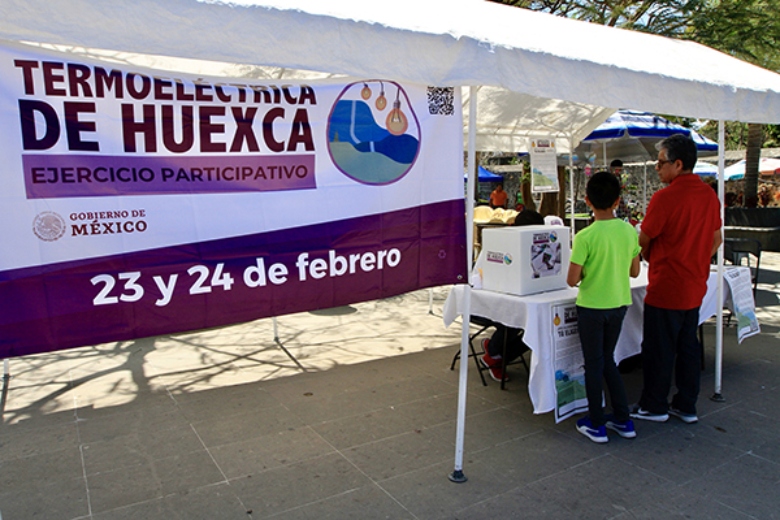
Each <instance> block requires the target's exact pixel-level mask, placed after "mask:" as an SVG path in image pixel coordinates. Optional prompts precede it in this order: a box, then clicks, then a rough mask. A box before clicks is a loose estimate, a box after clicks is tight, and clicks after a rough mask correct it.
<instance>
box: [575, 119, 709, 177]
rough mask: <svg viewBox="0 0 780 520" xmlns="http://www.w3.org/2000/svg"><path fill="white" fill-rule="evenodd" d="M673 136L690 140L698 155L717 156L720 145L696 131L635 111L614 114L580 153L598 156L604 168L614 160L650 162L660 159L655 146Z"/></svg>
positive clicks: (593, 134)
mask: <svg viewBox="0 0 780 520" xmlns="http://www.w3.org/2000/svg"><path fill="white" fill-rule="evenodd" d="M673 134H684V135H689V136H691V137H692V138H693V140H694V142H695V143H696V147H697V148H698V150H699V155H702V156H704V155H716V154H717V153H718V143H716V142H715V141H712V140H711V139H708V138H706V137H704V136H703V135H701V134H699V133H698V132H696V131H695V130H693V129H691V128H687V127H684V126H682V125H680V124H677V123H673V122H671V121H669V120H668V119H665V118H663V117H661V116H657V115H655V114H651V113H650V112H637V111H635V110H618V111H617V112H615V113H614V114H612V115H611V116H610V117H609V118H608V119H607V120H606V121H604V122H603V123H602V124H601V125H599V126H598V127H597V128H596V129H595V130H594V131H593V132H591V133H590V134H589V135H588V136H587V137H586V138H585V139H583V140H582V143H580V145H579V146H578V147H577V152H578V155H579V156H581V157H582V156H589V157H594V156H595V158H596V160H597V162H598V163H601V164H603V165H606V164H609V161H611V160H612V159H620V160H622V161H623V162H639V161H648V160H653V159H655V158H656V157H657V155H658V151H657V150H656V148H655V145H656V144H657V143H658V142H659V141H661V140H663V139H665V138H667V137H669V136H670V135H673ZM605 154H606V156H605Z"/></svg>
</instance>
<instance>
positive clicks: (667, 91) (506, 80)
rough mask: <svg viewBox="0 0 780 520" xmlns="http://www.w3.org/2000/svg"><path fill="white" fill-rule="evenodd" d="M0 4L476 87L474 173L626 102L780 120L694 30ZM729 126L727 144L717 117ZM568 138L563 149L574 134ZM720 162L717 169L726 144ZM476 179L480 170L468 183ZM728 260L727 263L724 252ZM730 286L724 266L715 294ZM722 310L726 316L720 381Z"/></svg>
mask: <svg viewBox="0 0 780 520" xmlns="http://www.w3.org/2000/svg"><path fill="white" fill-rule="evenodd" d="M3 7H4V9H3V17H2V18H0V38H3V39H6V40H13V41H21V42H31V43H45V44H54V45H63V46H67V48H68V49H69V50H70V51H71V52H75V53H83V54H95V53H97V52H98V51H96V49H109V50H113V51H121V52H115V53H109V54H112V55H113V56H109V57H113V58H114V59H127V57H128V56H129V55H130V54H146V55H160V56H167V57H174V58H177V60H174V61H176V63H177V65H178V66H180V67H181V69H180V70H187V71H189V72H192V71H195V70H197V67H200V66H201V65H200V64H199V62H187V61H184V60H182V59H191V60H212V61H216V62H227V63H232V64H243V66H245V67H247V68H246V69H245V73H246V75H252V74H255V73H256V69H255V66H270V67H277V69H272V72H271V73H274V74H285V73H290V72H288V71H289V69H293V70H295V71H298V70H307V71H314V72H319V73H325V74H339V75H348V76H357V77H388V78H393V79H395V80H399V81H409V82H415V83H422V84H430V85H437V86H447V85H454V86H462V87H471V88H470V92H469V98H468V119H467V125H468V136H469V138H468V149H469V171H470V172H474V171H475V164H474V150H475V149H477V148H480V149H499V150H504V151H510V150H517V149H522V146H523V144H524V141H521V140H520V139H519V138H518V136H524V135H539V136H545V135H550V136H555V137H560V138H564V139H562V140H563V141H564V142H561V143H560V144H561V145H564V144H568V145H569V146H570V147H572V148H573V147H574V146H575V145H576V143H577V142H578V141H579V139H581V138H582V137H584V136H585V135H587V134H588V133H589V132H590V131H591V130H593V129H594V128H595V127H596V126H597V125H598V124H599V123H601V122H602V121H603V120H605V119H606V118H607V116H608V115H609V114H611V113H612V112H614V111H615V109H617V108H633V109H640V110H646V111H650V112H656V113H664V114H675V115H679V116H688V117H695V118H703V119H717V120H721V121H724V120H734V121H745V122H756V123H777V122H780V75H777V74H774V73H772V72H769V71H766V70H763V69H760V68H758V67H755V66H752V65H749V64H747V63H744V62H741V61H739V60H736V59H734V58H731V57H729V56H727V55H725V54H722V53H719V52H717V51H714V50H712V49H709V48H707V47H704V46H701V45H697V44H695V43H691V42H683V41H676V40H670V39H665V38H661V37H657V36H653V35H648V34H643V33H637V32H630V31H624V30H620V29H615V28H610V27H603V26H598V25H592V24H587V23H582V22H577V21H574V20H568V19H563V18H559V17H554V16H550V15H547V14H542V13H536V12H530V11H526V10H522V9H517V8H511V7H507V6H502V5H498V4H494V3H490V2H485V1H482V0H460V1H452V0H448V1H444V0H427V1H423V2H420V1H419V0H398V1H397V2H394V3H393V4H392V5H387V4H380V3H376V2H353V1H349V0H330V1H328V2H323V1H322V0H236V1H234V2H232V3H227V2H223V1H220V0H210V1H208V2H206V1H199V0H136V1H134V2H115V1H107V0H4V2H3ZM160 61H161V62H166V63H170V62H169V61H168V60H167V59H164V58H160ZM241 66H242V65H237V67H241ZM273 71H275V72H273ZM295 73H296V74H297V72H295ZM551 100H557V101H551ZM478 112H479V115H478ZM561 114H566V115H565V116H564V117H562V118H561V117H560V115H561ZM480 123H482V124H480ZM720 135H721V137H720V145H721V146H720V149H721V150H723V141H724V139H723V125H722V124H721V132H720ZM566 140H568V143H565V141H566ZM559 148H560V149H561V151H563V152H566V151H567V148H568V147H566V146H559ZM458 153H459V151H458ZM719 167H720V170H721V171H722V170H723V167H724V163H723V158H722V156H721V159H720V164H719ZM722 179H723V177H722V176H720V181H719V182H720V183H721V185H720V193H721V194H722V193H723V185H722ZM473 183H474V179H473V178H471V179H470V181H469V192H472V191H473ZM472 204H473V202H470V204H469V211H468V220H469V224H468V227H467V233H468V241H469V247H471V239H472V237H471V230H472V226H471V223H470V221H471V219H472V216H473V205H472ZM719 260H720V262H719V263H720V264H721V266H722V252H720V253H719ZM722 290H723V288H722V276H721V281H720V283H719V297H720V296H721V295H722ZM466 293H467V296H468V289H467V291H466ZM468 321H469V311H468V307H467V308H466V312H465V315H464V330H463V336H462V337H463V341H462V349H463V350H462V359H467V350H466V349H467V340H468ZM721 323H722V316H720V315H719V317H718V339H717V349H718V350H717V356H716V391H718V392H719V391H720V349H721V348H722V327H721ZM467 366H468V364H467V363H461V372H460V394H459V395H460V397H459V406H458V427H457V434H456V437H457V440H456V453H455V471H454V472H453V474H452V475H451V476H450V478H452V479H453V480H456V481H461V480H465V477H464V476H463V472H462V455H463V436H464V430H465V401H466V390H465V389H466V375H467Z"/></svg>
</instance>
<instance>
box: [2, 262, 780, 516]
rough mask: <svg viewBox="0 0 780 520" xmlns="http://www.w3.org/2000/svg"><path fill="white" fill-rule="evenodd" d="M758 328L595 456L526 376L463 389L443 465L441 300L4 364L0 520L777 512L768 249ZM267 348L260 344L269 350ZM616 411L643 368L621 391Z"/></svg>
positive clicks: (776, 307)
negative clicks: (462, 412) (692, 393)
mask: <svg viewBox="0 0 780 520" xmlns="http://www.w3.org/2000/svg"><path fill="white" fill-rule="evenodd" d="M760 282H761V283H760V284H759V289H758V295H757V304H758V306H759V309H758V316H759V321H760V323H761V329H762V332H761V334H760V335H758V336H754V337H751V338H748V339H746V340H745V341H744V342H743V343H742V344H738V343H737V340H736V334H735V333H734V329H733V328H731V329H727V330H726V331H725V333H724V357H723V388H722V393H723V396H724V397H725V402H723V403H718V402H714V401H711V400H710V399H708V397H709V396H710V395H711V394H712V392H713V385H714V345H715V340H714V336H715V326H714V320H711V321H710V322H708V323H707V324H705V329H704V330H705V345H706V348H705V353H706V368H705V371H704V373H703V379H702V387H703V388H702V396H701V398H700V401H699V416H700V421H699V422H698V423H697V424H694V425H687V424H684V423H682V422H681V421H679V420H676V419H675V418H670V420H669V422H667V423H644V422H643V423H639V424H637V430H638V437H637V438H636V439H634V440H627V439H622V438H619V437H616V436H615V437H611V438H610V439H611V440H610V442H609V443H608V444H605V445H597V444H594V443H592V442H590V441H589V440H587V439H586V438H585V437H583V436H582V435H580V434H579V433H577V432H576V430H575V428H574V419H568V420H566V421H563V422H561V423H559V424H555V421H554V418H553V415H552V414H551V413H548V414H540V415H535V414H534V413H533V411H532V407H531V403H530V400H529V398H528V392H527V386H526V385H527V381H528V380H527V375H526V373H525V371H524V369H523V368H522V367H521V366H513V367H511V368H510V375H511V377H512V381H511V382H510V383H509V384H508V385H507V389H506V390H505V391H501V390H500V389H499V386H498V384H497V383H495V382H492V381H489V383H488V386H483V385H482V384H481V382H480V380H479V376H478V374H477V373H476V371H475V370H473V365H472V366H470V369H471V370H470V373H469V382H468V400H467V419H466V434H465V456H464V468H463V469H464V473H465V475H466V477H467V478H468V481H467V482H465V483H461V484H456V483H453V482H451V481H450V480H449V479H448V475H449V474H450V473H451V472H452V470H453V467H454V460H455V433H456V422H455V417H456V405H457V395H458V371H457V370H455V371H451V370H450V361H451V360H452V356H453V354H454V353H455V352H456V351H457V349H458V348H459V343H460V335H461V333H460V327H459V325H457V324H456V325H453V326H451V327H450V328H445V327H444V326H443V323H442V318H441V308H442V304H443V302H444V299H445V298H446V295H447V291H448V289H447V288H436V289H434V290H432V291H428V290H423V291H417V292H414V293H410V294H405V295H402V296H398V297H394V298H389V299H386V300H380V301H374V302H368V303H362V304H356V305H353V306H349V307H343V308H339V309H331V310H327V311H321V312H315V313H301V314H296V315H291V316H283V317H279V318H278V319H277V320H275V321H274V320H270V319H267V320H258V321H255V322H251V323H246V324H242V325H237V326H232V327H225V328H220V329H214V330H208V331H202V332H198V333H186V334H174V335H168V336H160V337H154V338H146V339H139V340H135V341H127V342H119V343H112V344H105V345H99V346H92V347H84V348H79V349H72V350H67V351H61V352H53V353H49V354H42V355H35V356H28V357H22V358H14V359H11V360H9V362H8V370H9V373H10V378H7V379H6V380H5V381H4V385H3V390H2V396H1V400H0V405H1V406H2V424H0V514H2V519H3V520H29V519H37V518H40V519H46V520H56V519H66V520H75V519H95V520H104V519H106V520H107V519H111V520H122V519H131V518H132V519H144V520H157V519H159V520H172V519H182V520H184V519H187V520H190V519H217V520H221V519H261V518H274V519H285V520H288V519H290V520H292V519H315V518H316V519H318V520H322V519H328V518H331V519H337V520H342V519H360V520H364V519H380V518H387V519H483V518H484V519H491V518H496V519H502V520H505V519H509V518H583V519H585V518H587V519H591V518H610V519H633V518H680V519H682V518H701V519H705V518H706V519H751V518H753V519H755V518H767V519H769V518H778V517H779V516H780V508H779V507H778V506H779V505H780V501H779V500H778V498H777V497H778V496H780V412H778V410H780V341H778V335H779V334H780V254H774V253H765V254H764V257H763V258H762V272H761V279H760ZM275 338H276V340H275ZM624 379H625V382H626V385H627V389H628V392H629V398H630V400H635V399H636V398H637V397H638V392H639V389H640V386H641V371H634V372H631V373H628V374H625V376H624Z"/></svg>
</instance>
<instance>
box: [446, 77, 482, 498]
mask: <svg viewBox="0 0 780 520" xmlns="http://www.w3.org/2000/svg"><path fill="white" fill-rule="evenodd" d="M476 120H477V87H474V86H471V87H469V144H468V161H467V164H468V174H469V176H468V182H466V186H467V188H466V191H467V195H466V252H467V254H468V263H467V265H468V273H467V275H466V276H467V277H468V279H467V280H466V287H465V290H464V291H463V323H462V324H461V325H462V329H461V336H460V379H459V381H458V416H457V427H456V431H455V469H454V470H453V472H452V473H450V474H449V475H448V476H449V479H450V480H451V481H453V482H459V483H460V482H466V480H468V479H467V478H466V475H464V474H463V444H464V440H465V433H466V388H467V387H466V385H467V384H468V374H469V324H470V323H471V264H472V263H473V262H474V258H473V256H474V187H475V184H476V179H475V178H474V177H475V174H476V170H477V168H476V143H477V125H476Z"/></svg>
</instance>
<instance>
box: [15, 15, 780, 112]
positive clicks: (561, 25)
mask: <svg viewBox="0 0 780 520" xmlns="http://www.w3.org/2000/svg"><path fill="white" fill-rule="evenodd" d="M3 4H4V5H3V7H4V9H3V11H4V13H3V17H2V18H0V38H5V39H8V40H16V41H31V42H44V43H55V44H65V45H76V46H83V47H85V48H87V49H90V48H98V49H116V50H122V51H128V52H139V53H147V54H162V55H168V56H177V57H183V58H193V59H206V60H216V61H223V62H234V63H246V64H253V65H269V66H277V67H285V68H294V69H303V70H312V71H321V72H328V73H337V74H346V75H350V76H357V77H391V78H393V79H395V80H398V81H411V82H416V83H423V84H431V85H439V86H444V85H453V86H467V85H473V86H483V85H484V86H492V87H500V88H502V89H505V90H509V91H512V92H518V93H523V94H528V95H531V96H537V97H543V98H548V99H561V100H566V101H570V102H575V103H582V104H586V105H593V106H598V107H613V108H620V107H625V108H635V109H642V110H648V111H651V112H656V113H668V114H675V115H680V116H689V117H698V118H709V119H721V120H736V121H747V122H757V123H777V122H780V75H778V74H775V73H772V72H770V71H767V70H764V69H761V68H759V67H755V66H753V65H750V64H747V63H745V62H742V61H739V60H737V59H734V58H732V57H729V56H727V55H725V54H722V53H720V52H717V51H714V50H712V49H709V48H707V47H704V46H701V45H697V44H695V43H691V42H685V41H677V40H671V39H667V38H662V37H658V36H654V35H648V34H643V33H638V32H633V31H624V30H620V29H615V28H611V27H604V26H600V25H595V24H589V23H585V22H579V21H576V20H568V19H565V18H561V17H556V16H552V15H548V14H544V13H538V12H532V11H528V10H523V9H518V8H513V7H508V6H504V5H500V4H496V3H492V2H485V1H481V0H427V1H423V2H420V1H419V0H397V1H396V2H394V3H393V4H392V5H390V6H388V5H386V4H381V3H377V2H354V1H350V0H329V1H328V2H322V1H321V0H240V1H238V2H236V1H234V2H231V3H227V2H224V1H221V0H210V1H208V2H206V1H199V0H164V1H160V0H135V1H133V2H111V1H106V0H4V2H3ZM314 28H316V30H315V29H314ZM668 56H674V58H673V59H669V58H668Z"/></svg>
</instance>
